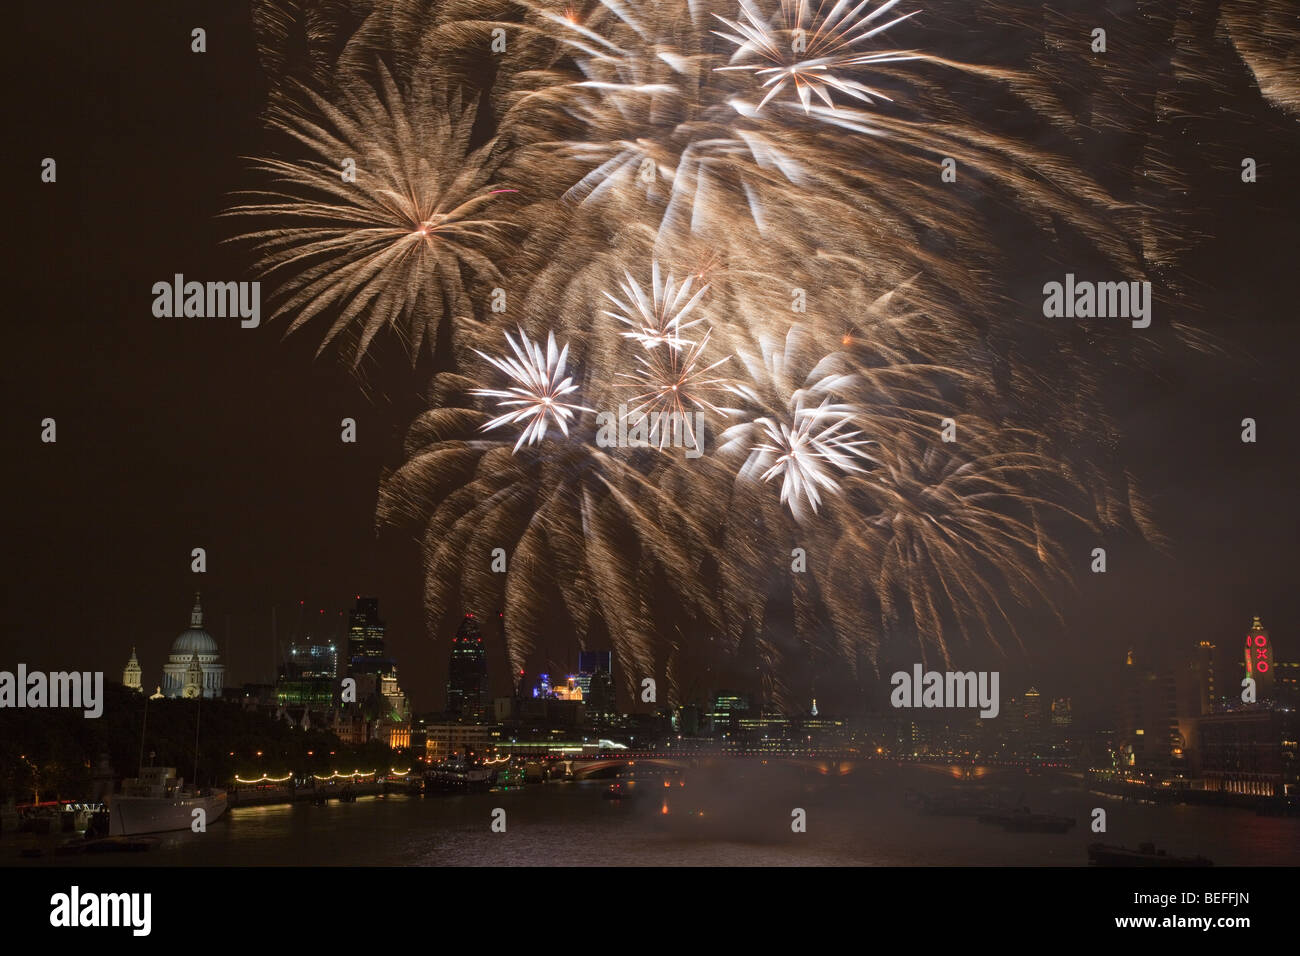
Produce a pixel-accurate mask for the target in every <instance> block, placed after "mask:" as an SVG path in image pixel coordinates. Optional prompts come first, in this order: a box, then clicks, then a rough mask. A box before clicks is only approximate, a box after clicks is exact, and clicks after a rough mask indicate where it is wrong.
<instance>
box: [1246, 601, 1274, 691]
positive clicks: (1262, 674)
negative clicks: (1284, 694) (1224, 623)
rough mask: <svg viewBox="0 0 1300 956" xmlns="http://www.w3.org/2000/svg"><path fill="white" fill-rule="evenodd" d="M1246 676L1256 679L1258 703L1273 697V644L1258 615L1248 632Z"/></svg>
mask: <svg viewBox="0 0 1300 956" xmlns="http://www.w3.org/2000/svg"><path fill="white" fill-rule="evenodd" d="M1244 663H1245V667H1246V676H1247V677H1253V678H1254V679H1255V699H1256V701H1257V702H1258V703H1261V704H1262V703H1264V702H1265V701H1271V700H1272V699H1273V678H1274V673H1273V670H1274V668H1273V646H1272V644H1271V643H1270V642H1269V639H1268V631H1267V630H1265V629H1264V626H1263V625H1262V624H1260V623H1259V618H1258V617H1256V618H1255V620H1254V621H1252V622H1251V625H1250V630H1249V631H1248V632H1246V648H1245V661H1244Z"/></svg>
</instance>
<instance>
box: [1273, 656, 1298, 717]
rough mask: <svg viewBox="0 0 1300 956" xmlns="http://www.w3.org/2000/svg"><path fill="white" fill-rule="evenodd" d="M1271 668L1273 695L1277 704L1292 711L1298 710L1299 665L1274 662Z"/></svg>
mask: <svg viewBox="0 0 1300 956" xmlns="http://www.w3.org/2000/svg"><path fill="white" fill-rule="evenodd" d="M1273 668H1274V671H1275V676H1274V677H1273V694H1274V695H1275V696H1276V697H1277V701H1278V703H1279V704H1281V705H1283V706H1284V707H1289V708H1290V709H1292V710H1296V709H1300V664H1298V663H1296V662H1295V661H1274V662H1273Z"/></svg>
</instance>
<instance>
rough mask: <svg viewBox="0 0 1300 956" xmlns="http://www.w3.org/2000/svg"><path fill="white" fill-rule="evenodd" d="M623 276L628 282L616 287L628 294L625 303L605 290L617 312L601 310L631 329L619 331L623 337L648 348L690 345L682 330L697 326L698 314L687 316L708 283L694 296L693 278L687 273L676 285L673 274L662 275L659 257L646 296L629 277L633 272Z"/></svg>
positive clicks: (678, 348) (652, 268)
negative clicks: (685, 277)
mask: <svg viewBox="0 0 1300 956" xmlns="http://www.w3.org/2000/svg"><path fill="white" fill-rule="evenodd" d="M623 275H624V276H625V277H626V280H627V281H626V282H624V283H622V284H621V285H620V286H619V288H620V289H621V290H622V291H623V295H625V296H626V297H627V301H626V302H624V301H623V300H622V299H618V298H615V297H614V296H612V295H610V294H609V293H608V292H606V293H605V298H607V299H609V301H611V302H613V303H614V305H616V306H618V311H617V312H610V311H608V310H604V311H603V314H604V315H607V316H609V317H610V318H611V319H617V320H618V321H619V322H622V323H623V324H624V325H626V326H628V327H630V328H631V329H632V331H631V332H623V333H621V334H622V335H623V337H624V338H629V339H633V340H634V341H636V342H638V343H639V344H641V345H642V346H644V347H645V348H646V349H649V350H654V349H655V348H658V347H659V346H660V345H663V346H666V347H667V348H670V349H673V350H676V351H680V350H681V349H682V348H684V347H685V346H688V345H691V344H692V343H691V342H689V341H687V340H686V339H684V338H682V333H683V332H685V331H686V330H687V329H689V328H691V327H692V326H695V325H698V324H699V323H700V322H701V321H702V320H703V319H702V317H701V318H697V319H692V320H691V321H689V322H688V321H686V317H687V315H689V314H690V312H691V310H693V309H694V308H695V306H696V305H698V304H699V302H700V300H701V299H702V298H703V297H704V293H705V292H707V291H709V287H708V285H707V284H706V285H704V286H701V287H700V289H699V291H697V292H696V293H695V295H691V286H692V285H693V284H694V282H695V277H694V276H688V277H687V279H686V281H685V282H683V283H682V284H681V285H680V286H679V285H677V284H676V282H675V281H674V280H673V276H672V273H669V274H668V277H667V278H666V279H665V278H664V277H663V276H662V275H661V273H660V271H659V262H658V260H655V261H654V262H652V263H651V265H650V289H649V295H648V296H647V295H646V293H645V292H643V291H642V289H641V286H640V285H639V284H638V283H637V281H636V279H634V278H632V273H630V272H627V271H624V273H623Z"/></svg>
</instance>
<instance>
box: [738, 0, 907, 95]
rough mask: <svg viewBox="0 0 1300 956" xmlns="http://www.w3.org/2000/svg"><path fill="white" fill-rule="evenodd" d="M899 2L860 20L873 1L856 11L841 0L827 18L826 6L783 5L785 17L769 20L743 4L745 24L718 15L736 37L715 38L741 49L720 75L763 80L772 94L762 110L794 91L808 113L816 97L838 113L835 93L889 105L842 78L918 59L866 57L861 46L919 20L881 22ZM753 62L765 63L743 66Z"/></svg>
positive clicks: (747, 0) (792, 0)
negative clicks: (749, 75)
mask: <svg viewBox="0 0 1300 956" xmlns="http://www.w3.org/2000/svg"><path fill="white" fill-rule="evenodd" d="M898 2H899V0H888V2H887V3H884V4H882V5H881V6H879V7H877V8H876V9H875V10H872V11H870V12H869V13H867V14H866V15H865V16H860V14H862V12H863V11H864V10H865V9H866V8H867V7H868V6H869V5H870V0H861V2H860V3H858V4H857V6H852V5H851V0H837V2H836V3H835V5H834V6H833V7H832V8H831V10H830V12H829V13H827V14H826V15H825V16H822V7H823V5H824V4H823V3H821V2H819V3H817V4H815V5H814V4H813V3H811V2H809V0H781V12H780V15H779V16H778V15H776V14H774V15H773V16H772V17H770V18H768V17H765V16H764V15H763V14H762V12H760V11H759V9H758V8H757V7H756V6H755V4H754V3H753V2H751V0H740V18H739V20H734V21H733V20H728V19H727V18H726V17H720V16H717V14H714V16H715V17H717V19H718V20H721V21H722V22H723V23H724V24H726V25H727V26H728V27H730V28H731V29H732V30H733V31H735V32H734V33H725V32H723V31H720V30H714V31H712V32H713V34H714V35H715V36H719V37H722V38H723V39H724V40H727V41H728V42H730V43H734V44H736V52H735V53H733V54H732V56H731V63H732V65H730V66H722V67H717V68H716V69H717V70H718V71H719V72H726V71H740V72H750V73H753V74H754V75H755V77H757V78H758V79H761V80H762V81H763V84H762V87H763V89H766V90H767V94H766V95H765V96H764V97H763V100H762V102H760V103H759V104H758V109H762V108H763V107H764V106H766V105H767V103H768V102H769V101H770V100H771V99H772V98H773V97H775V96H776V95H777V94H779V93H780V92H781V91H782V90H784V89H785V88H786V87H788V86H791V85H793V86H794V90H795V93H796V94H797V95H798V97H799V102H800V103H802V104H803V109H804V112H805V113H811V111H812V110H811V105H812V97H813V95H814V94H815V95H816V96H817V97H818V98H819V99H821V100H822V102H824V103H825V104H826V105H827V106H828V107H829V108H831V109H832V110H833V109H835V103H834V101H833V100H832V99H831V91H832V90H836V91H839V92H840V93H843V94H845V95H846V96H849V97H852V98H853V99H856V100H859V101H861V102H864V103H868V104H870V103H873V102H874V101H875V100H877V99H882V100H888V99H889V97H888V96H886V95H885V94H884V93H882V92H881V91H880V90H878V89H875V88H873V87H870V86H867V85H866V84H865V83H861V82H859V81H858V80H854V79H850V78H849V77H847V76H843V75H840V73H843V72H844V71H853V70H857V69H858V68H860V67H867V66H873V65H876V64H880V63H894V62H898V61H900V60H914V59H918V56H917V55H916V54H914V53H910V52H907V51H902V50H880V51H876V52H864V51H862V49H861V48H860V47H859V46H858V44H860V43H862V42H863V41H865V40H869V39H871V38H872V37H875V36H878V35H880V34H881V33H883V32H884V31H886V30H888V29H889V28H890V27H892V26H894V25H895V24H897V23H901V22H902V21H904V20H906V19H908V18H909V17H913V16H915V15H916V12H915V11H914V12H913V13H907V14H904V15H902V16H899V17H895V18H894V19H892V20H889V21H888V22H885V23H880V22H878V21H879V20H880V18H881V17H882V16H883V15H884V14H885V13H886V12H888V11H889V10H890V9H892V8H893V7H894V6H896V5H897V4H898ZM749 57H758V58H759V60H760V61H762V62H759V63H742V62H740V61H742V60H745V59H746V58H749ZM764 64H768V65H764ZM834 71H839V73H837V72H834Z"/></svg>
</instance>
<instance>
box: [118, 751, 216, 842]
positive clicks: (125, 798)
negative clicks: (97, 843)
mask: <svg viewBox="0 0 1300 956" xmlns="http://www.w3.org/2000/svg"><path fill="white" fill-rule="evenodd" d="M196 810H202V811H203V814H202V819H203V822H204V825H205V826H206V825H208V824H211V823H213V822H215V821H216V820H217V818H218V817H220V816H221V815H222V814H223V813H225V812H226V791H225V790H221V789H215V788H214V789H205V790H199V789H195V788H193V787H186V786H185V781H184V780H182V779H179V778H178V777H177V776H176V768H175V767H144V768H142V769H141V770H140V776H139V777H133V778H131V779H129V780H124V781H123V782H122V792H121V793H119V794H116V795H115V796H114V797H113V798H112V800H111V802H110V803H109V807H108V814H109V818H108V832H109V835H110V836H136V835H138V834H142V833H165V832H167V831H169V830H188V829H190V828H191V827H192V826H193V824H194V821H195V819H197V818H196V817H195V813H194V812H195V811H196Z"/></svg>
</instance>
